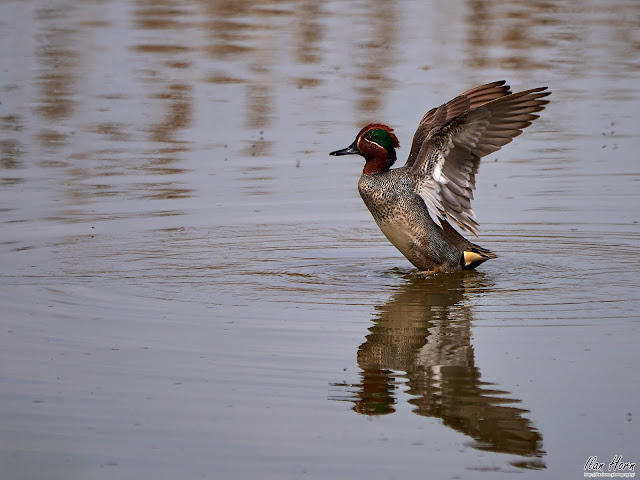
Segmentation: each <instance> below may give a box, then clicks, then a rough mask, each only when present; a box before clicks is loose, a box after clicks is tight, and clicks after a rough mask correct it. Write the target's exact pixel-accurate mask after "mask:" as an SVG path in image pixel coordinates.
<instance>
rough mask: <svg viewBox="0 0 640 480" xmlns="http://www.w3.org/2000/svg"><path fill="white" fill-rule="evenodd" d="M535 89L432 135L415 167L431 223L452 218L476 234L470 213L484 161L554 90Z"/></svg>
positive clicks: (465, 115) (486, 107) (437, 129)
mask: <svg viewBox="0 0 640 480" xmlns="http://www.w3.org/2000/svg"><path fill="white" fill-rule="evenodd" d="M546 89H547V87H541V88H534V89H532V90H527V91H524V92H520V93H514V94H512V95H506V96H503V97H500V98H497V99H495V100H493V101H490V102H489V103H485V104H483V105H480V106H478V107H476V108H473V109H471V110H469V111H467V112H464V113H461V114H459V115H458V116H456V117H453V118H451V119H450V120H448V121H446V122H445V123H444V124H443V125H441V126H438V127H435V128H433V129H431V131H429V133H428V134H427V136H426V137H425V139H424V140H423V142H422V145H421V146H420V149H419V151H418V153H417V155H416V158H415V160H414V162H413V164H412V165H411V171H410V172H411V174H412V176H413V178H414V179H415V183H414V191H415V192H416V193H418V194H419V195H420V196H421V197H422V198H423V199H424V201H425V203H426V205H427V208H428V209H429V212H430V214H431V217H432V218H433V220H434V221H435V222H436V223H437V224H438V225H440V221H439V219H438V218H441V219H448V220H450V221H451V222H452V223H454V224H456V225H457V226H459V227H460V228H462V229H464V230H467V231H468V232H471V233H473V234H474V235H476V234H477V227H478V224H477V223H476V221H475V220H474V217H475V214H474V213H473V210H472V209H471V200H472V199H473V190H474V189H475V186H476V173H478V168H479V166H480V159H481V158H482V157H484V156H485V155H489V154H490V153H493V152H495V151H496V150H499V149H500V148H502V147H503V146H504V145H506V144H507V143H509V142H511V140H513V139H514V138H515V137H517V136H518V135H520V134H521V133H522V129H523V128H526V127H528V126H529V125H531V122H532V121H533V120H535V119H536V118H538V115H535V114H534V112H539V111H540V110H542V109H544V106H545V105H546V104H547V103H549V101H548V100H542V98H543V97H546V96H547V95H549V94H550V93H551V92H545V91H544V90H546Z"/></svg>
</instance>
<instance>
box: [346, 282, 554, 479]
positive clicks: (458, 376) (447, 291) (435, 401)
mask: <svg viewBox="0 0 640 480" xmlns="http://www.w3.org/2000/svg"><path fill="white" fill-rule="evenodd" d="M487 286H488V285H487V282H486V280H485V279H484V277H483V275H482V274H481V273H479V272H461V273H460V274H450V275H438V276H435V277H433V278H427V279H422V278H421V279H418V278H414V279H411V280H410V281H409V282H408V283H407V284H406V285H405V286H404V287H403V288H402V289H401V290H400V291H399V292H398V293H397V294H396V295H395V296H394V297H393V298H392V299H391V300H390V301H389V302H388V303H387V304H385V305H382V306H379V307H377V308H376V309H377V311H378V319H377V320H375V324H374V325H373V327H371V328H370V332H371V333H370V334H369V335H368V336H367V338H366V341H365V342H364V343H363V344H362V345H361V346H360V348H359V349H358V365H359V367H360V369H361V373H360V375H361V382H360V383H359V384H356V385H349V386H347V387H349V388H350V389H352V388H353V389H354V391H353V393H354V395H353V396H352V397H351V398H350V400H351V401H353V402H354V404H355V406H354V410H355V411H356V412H358V413H360V414H363V415H384V414H390V413H393V412H394V411H395V404H396V402H397V398H396V395H395V392H396V389H397V388H398V386H399V385H402V384H403V383H402V381H403V379H404V380H405V381H406V383H405V385H406V387H408V391H407V393H408V394H409V395H410V396H411V397H413V398H412V399H411V400H409V402H410V403H411V404H413V405H414V406H415V409H414V412H415V413H417V414H419V415H424V416H427V417H436V418H440V419H442V422H443V424H444V425H447V426H448V427H451V428H453V429H454V430H457V431H459V432H462V433H464V434H465V435H468V436H469V437H471V438H473V439H474V440H475V444H474V445H473V446H474V447H475V448H477V449H480V450H487V451H492V452H501V453H509V454H515V455H522V456H535V457H541V456H542V455H544V451H543V450H542V437H541V435H540V433H539V432H538V431H537V430H536V429H535V428H534V427H533V426H532V425H531V422H530V421H529V420H528V419H527V418H525V417H524V416H523V415H524V414H526V413H527V412H528V411H527V410H525V409H523V408H518V407H516V406H514V404H517V403H520V401H519V400H516V399H513V398H507V395H508V394H509V392H506V391H503V390H500V389H497V388H495V385H492V384H491V383H488V382H486V381H483V380H482V379H481V375H480V369H479V368H478V367H477V366H476V364H475V358H474V349H473V346H472V344H471V321H472V319H473V312H472V309H471V308H470V307H469V305H468V304H467V302H466V298H467V297H468V296H469V295H470V294H473V293H474V292H477V291H479V290H482V289H484V288H486V287H487ZM398 372H404V373H398ZM342 386H343V387H344V385H342ZM336 399H338V398H336ZM341 399H342V400H343V399H344V398H341ZM520 466H530V467H533V468H541V467H543V465H540V464H539V463H535V462H534V463H533V464H531V465H528V464H521V465H520Z"/></svg>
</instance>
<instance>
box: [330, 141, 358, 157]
mask: <svg viewBox="0 0 640 480" xmlns="http://www.w3.org/2000/svg"><path fill="white" fill-rule="evenodd" d="M329 155H334V156H339V155H360V150H358V145H357V144H356V142H353V143H352V144H351V145H349V146H348V147H347V148H343V149H342V150H336V151H335V152H331V153H330V154H329Z"/></svg>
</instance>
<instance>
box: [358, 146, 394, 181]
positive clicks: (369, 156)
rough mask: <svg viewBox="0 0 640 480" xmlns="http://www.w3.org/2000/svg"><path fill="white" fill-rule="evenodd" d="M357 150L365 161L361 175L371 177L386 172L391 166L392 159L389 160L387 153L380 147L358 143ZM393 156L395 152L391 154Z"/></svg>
mask: <svg viewBox="0 0 640 480" xmlns="http://www.w3.org/2000/svg"><path fill="white" fill-rule="evenodd" d="M358 148H359V149H360V151H361V152H362V156H363V157H364V159H365V160H366V163H365V165H364V170H363V171H362V173H366V174H367V175H373V174H375V173H380V172H386V171H387V170H389V167H390V166H391V165H393V159H392V158H389V152H387V149H386V148H384V147H383V146H382V145H379V144H377V143H373V142H366V141H361V142H358ZM393 153H394V154H395V151H394V152H393Z"/></svg>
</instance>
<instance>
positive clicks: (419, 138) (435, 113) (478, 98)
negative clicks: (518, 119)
mask: <svg viewBox="0 0 640 480" xmlns="http://www.w3.org/2000/svg"><path fill="white" fill-rule="evenodd" d="M509 89H510V87H509V85H505V81H504V80H499V81H497V82H492V83H487V84H486V85H480V86H479V87H475V88H472V89H471V90H469V91H467V92H464V93H462V94H460V95H458V96H457V97H456V98H454V99H453V100H451V101H449V102H447V103H445V104H444V105H440V106H439V107H437V108H432V109H431V110H429V111H428V112H427V113H426V114H425V116H424V117H422V120H420V125H418V129H417V130H416V133H415V134H414V136H413V144H412V145H411V152H410V153H409V158H408V160H407V163H405V165H404V166H405V167H411V166H412V165H413V164H414V162H415V160H416V158H417V157H418V153H419V152H420V149H421V148H422V144H423V143H424V140H425V139H426V138H427V136H428V135H429V132H430V131H431V130H433V129H434V128H438V127H441V126H442V125H444V124H445V123H447V122H448V121H449V120H451V119H452V118H454V117H457V116H458V115H460V114H462V113H464V112H466V111H467V110H471V109H472V108H476V107H479V106H480V105H484V104H485V103H487V102H490V101H492V100H495V99H496V98H500V97H504V96H505V95H509V94H511V91H510V90H509Z"/></svg>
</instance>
